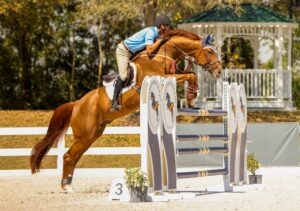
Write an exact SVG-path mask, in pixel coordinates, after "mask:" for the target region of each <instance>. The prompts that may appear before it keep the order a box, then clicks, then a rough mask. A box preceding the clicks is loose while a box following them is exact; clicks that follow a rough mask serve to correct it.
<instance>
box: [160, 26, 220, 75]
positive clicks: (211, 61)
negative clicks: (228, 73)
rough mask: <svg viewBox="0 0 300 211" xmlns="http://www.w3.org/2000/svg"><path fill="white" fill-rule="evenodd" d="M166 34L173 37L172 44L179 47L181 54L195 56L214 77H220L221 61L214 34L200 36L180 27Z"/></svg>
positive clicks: (198, 62) (197, 61)
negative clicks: (204, 36)
mask: <svg viewBox="0 0 300 211" xmlns="http://www.w3.org/2000/svg"><path fill="white" fill-rule="evenodd" d="M165 36H168V37H171V38H172V39H171V40H170V42H169V43H170V45H173V46H172V47H173V48H174V47H175V49H177V51H178V53H179V54H181V56H191V57H194V58H195V60H196V63H197V64H198V65H200V66H201V67H202V68H203V69H204V71H208V72H209V73H210V74H211V75H212V76H213V77H215V78H219V77H220V76H221V74H222V65H221V61H220V59H219V57H218V55H217V51H216V49H215V45H214V41H215V38H214V36H212V35H209V36H207V37H206V38H200V37H199V36H198V35H196V34H194V33H191V32H186V31H183V30H180V29H176V30H172V31H170V32H168V33H167V34H166V35H165Z"/></svg>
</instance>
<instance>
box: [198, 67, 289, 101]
mask: <svg viewBox="0 0 300 211" xmlns="http://www.w3.org/2000/svg"><path fill="white" fill-rule="evenodd" d="M222 79H223V81H229V82H237V83H243V84H244V86H245V91H246V95H247V98H248V99H254V100H255V99H257V100H261V99H273V100H283V99H284V98H285V99H291V72H290V71H287V70H276V69H271V70H266V69H225V70H224V75H223V78H222ZM218 83H222V82H221V81H220V80H216V79H213V78H211V77H210V76H208V75H207V74H206V73H203V72H202V73H201V77H200V83H199V84H200V86H201V87H200V97H201V98H203V99H214V98H215V99H217V98H220V93H219V92H220V91H221V90H220V89H218V86H220V84H218Z"/></svg>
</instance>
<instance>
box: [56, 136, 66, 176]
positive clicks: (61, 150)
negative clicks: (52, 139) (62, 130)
mask: <svg viewBox="0 0 300 211" xmlns="http://www.w3.org/2000/svg"><path fill="white" fill-rule="evenodd" d="M64 154H65V136H62V137H61V138H60V140H59V141H58V144H57V164H56V165H57V167H56V168H57V174H59V175H60V174H61V173H62V170H63V167H64Z"/></svg>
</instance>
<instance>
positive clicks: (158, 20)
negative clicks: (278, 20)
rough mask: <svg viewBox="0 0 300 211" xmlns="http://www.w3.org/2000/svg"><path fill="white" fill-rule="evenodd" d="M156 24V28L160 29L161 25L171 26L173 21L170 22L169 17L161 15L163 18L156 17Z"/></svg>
mask: <svg viewBox="0 0 300 211" xmlns="http://www.w3.org/2000/svg"><path fill="white" fill-rule="evenodd" d="M154 24H155V26H156V27H157V28H159V26H160V25H161V24H164V25H169V26H170V25H171V21H170V19H169V18H168V17H167V16H163V15H161V16H158V17H156V19H155V22H154Z"/></svg>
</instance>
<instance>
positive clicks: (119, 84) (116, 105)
mask: <svg viewBox="0 0 300 211" xmlns="http://www.w3.org/2000/svg"><path fill="white" fill-rule="evenodd" d="M123 84H124V81H122V79H121V78H120V77H118V78H117V81H116V84H115V90H114V95H113V99H112V105H111V109H110V111H112V112H114V111H118V110H120V109H121V105H119V103H118V100H119V96H120V93H121V90H122V87H123Z"/></svg>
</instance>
